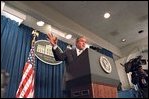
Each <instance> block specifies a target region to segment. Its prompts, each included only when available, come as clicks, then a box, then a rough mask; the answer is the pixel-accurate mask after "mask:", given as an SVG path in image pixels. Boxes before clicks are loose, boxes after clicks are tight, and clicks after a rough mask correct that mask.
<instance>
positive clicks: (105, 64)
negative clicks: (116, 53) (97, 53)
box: [99, 56, 112, 73]
mask: <svg viewBox="0 0 149 99" xmlns="http://www.w3.org/2000/svg"><path fill="white" fill-rule="evenodd" d="M99 61H100V65H101V67H102V69H103V70H104V71H105V72H106V73H111V71H112V66H111V64H110V62H109V60H108V59H107V58H106V57H105V56H101V57H100V58H99Z"/></svg>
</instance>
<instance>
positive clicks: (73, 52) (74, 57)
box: [72, 49, 77, 60]
mask: <svg viewBox="0 0 149 99" xmlns="http://www.w3.org/2000/svg"><path fill="white" fill-rule="evenodd" d="M72 55H73V59H74V60H76V59H77V51H76V49H72Z"/></svg>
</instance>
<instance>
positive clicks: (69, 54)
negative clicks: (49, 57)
mask: <svg viewBox="0 0 149 99" xmlns="http://www.w3.org/2000/svg"><path fill="white" fill-rule="evenodd" d="M47 36H48V40H49V42H50V43H51V45H52V47H53V48H52V51H53V54H54V57H55V59H56V60H57V61H65V62H66V64H67V65H70V64H71V63H72V62H74V61H75V60H76V58H77V56H79V55H80V54H81V53H82V52H83V51H84V50H85V49H86V38H85V37H84V36H81V37H79V38H77V39H76V48H73V49H66V50H65V51H64V52H61V51H60V49H59V47H58V46H57V37H55V36H53V34H51V33H48V34H47Z"/></svg>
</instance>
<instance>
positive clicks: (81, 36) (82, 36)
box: [76, 36, 85, 42]
mask: <svg viewBox="0 0 149 99" xmlns="http://www.w3.org/2000/svg"><path fill="white" fill-rule="evenodd" d="M80 38H85V37H84V36H79V37H77V39H76V42H78V41H79V39H80Z"/></svg>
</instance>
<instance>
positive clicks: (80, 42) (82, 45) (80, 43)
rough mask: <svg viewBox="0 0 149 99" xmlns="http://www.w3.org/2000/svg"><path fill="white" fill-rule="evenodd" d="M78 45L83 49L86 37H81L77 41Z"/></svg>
mask: <svg viewBox="0 0 149 99" xmlns="http://www.w3.org/2000/svg"><path fill="white" fill-rule="evenodd" d="M76 46H77V48H78V49H80V50H83V49H84V48H85V47H86V39H85V38H84V37H81V38H79V39H78V40H77V41H76Z"/></svg>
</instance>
